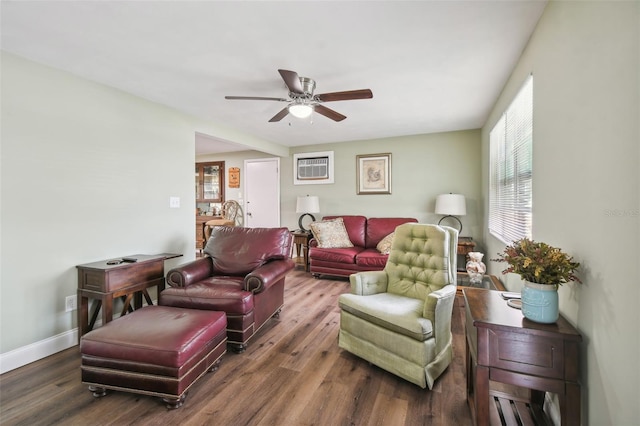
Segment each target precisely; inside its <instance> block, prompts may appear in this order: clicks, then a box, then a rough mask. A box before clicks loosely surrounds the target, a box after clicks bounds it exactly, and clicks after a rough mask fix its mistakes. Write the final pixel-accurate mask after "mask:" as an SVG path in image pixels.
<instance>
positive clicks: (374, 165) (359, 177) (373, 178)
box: [356, 152, 391, 195]
mask: <svg viewBox="0 0 640 426" xmlns="http://www.w3.org/2000/svg"><path fill="white" fill-rule="evenodd" d="M356 193H357V194H358V195H375V194H391V153H389V152H387V153H384V154H364V155H356Z"/></svg>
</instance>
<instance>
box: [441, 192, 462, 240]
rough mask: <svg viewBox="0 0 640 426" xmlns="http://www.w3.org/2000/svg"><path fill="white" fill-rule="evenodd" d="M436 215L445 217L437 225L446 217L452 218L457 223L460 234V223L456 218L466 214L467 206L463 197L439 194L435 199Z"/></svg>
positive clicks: (460, 195)
mask: <svg viewBox="0 0 640 426" xmlns="http://www.w3.org/2000/svg"><path fill="white" fill-rule="evenodd" d="M436 214H442V215H445V216H444V217H443V218H442V219H440V221H439V222H438V225H440V223H442V221H443V220H445V219H446V218H448V217H452V218H454V219H455V220H457V221H458V224H459V225H460V229H459V230H458V232H462V222H460V219H458V218H457V217H456V216H464V215H466V214H467V205H466V202H465V198H464V195H462V194H440V195H438V197H437V198H436Z"/></svg>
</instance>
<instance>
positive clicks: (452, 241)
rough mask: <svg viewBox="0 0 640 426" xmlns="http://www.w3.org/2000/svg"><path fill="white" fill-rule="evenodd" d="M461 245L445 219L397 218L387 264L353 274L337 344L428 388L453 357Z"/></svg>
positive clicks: (342, 298)
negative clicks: (398, 222) (399, 221)
mask: <svg viewBox="0 0 640 426" xmlns="http://www.w3.org/2000/svg"><path fill="white" fill-rule="evenodd" d="M457 245H458V231H457V230H455V229H453V228H449V227H447V226H437V225H427V224H418V223H407V224H404V225H400V226H398V227H397V228H396V230H395V236H394V238H393V243H392V245H391V252H390V254H389V259H388V260H387V264H386V266H385V268H384V270H383V271H370V272H360V273H357V274H353V275H351V276H350V280H351V293H349V294H343V295H341V296H340V298H339V305H340V309H341V312H340V335H339V338H338V345H339V346H340V347H341V348H343V349H345V350H347V351H349V352H351V353H353V354H355V355H357V356H359V357H360V358H363V359H365V360H367V361H369V362H370V363H372V364H375V365H377V366H378V367H380V368H383V369H385V370H387V371H389V372H391V373H393V374H395V375H397V376H399V377H402V378H403V379H405V380H408V381H409V382H412V383H415V384H416V385H418V386H420V387H422V388H426V387H427V386H428V387H429V389H431V388H432V387H433V383H434V381H435V380H436V379H437V378H438V377H439V376H440V374H442V372H443V371H444V370H445V369H446V368H447V366H448V365H449V363H450V362H451V359H452V358H453V349H452V336H451V314H452V310H453V302H454V299H455V295H456V251H457Z"/></svg>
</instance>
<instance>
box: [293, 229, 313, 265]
mask: <svg viewBox="0 0 640 426" xmlns="http://www.w3.org/2000/svg"><path fill="white" fill-rule="evenodd" d="M291 234H292V235H293V246H294V247H295V250H296V257H295V258H294V260H295V261H296V265H302V266H304V270H305V272H309V240H311V232H305V231H291Z"/></svg>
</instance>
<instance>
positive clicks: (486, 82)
mask: <svg viewBox="0 0 640 426" xmlns="http://www.w3.org/2000/svg"><path fill="white" fill-rule="evenodd" d="M545 5H546V1H526V0H522V1H521V0H500V1H485V0H469V1H452V0H442V1H394V0H387V1H296V2H293V1H255V2H254V1H130V2H126V1H108V0H101V1H46V2H44V1H38V2H26V1H20V2H18V1H5V0H3V1H2V3H1V6H0V7H1V11H0V12H1V23H2V29H1V46H2V49H3V50H5V51H8V52H12V53H15V54H17V55H20V56H23V57H26V58H29V59H32V60H34V61H37V62H40V63H43V64H46V65H50V66H53V67H56V68H60V69H63V70H67V71H69V72H71V73H73V74H75V75H78V76H81V77H84V78H87V79H90V80H94V81H97V82H100V83H103V84H106V85H109V86H112V87H115V88H118V89H121V90H124V91H126V92H129V93H132V94H135V95H137V96H140V97H142V98H145V99H149V100H152V101H155V102H158V103H161V104H164V105H168V106H170V107H173V108H175V109H177V110H180V111H183V112H186V113H189V114H192V115H194V116H197V117H199V118H202V119H206V120H208V121H210V122H212V123H220V124H223V125H225V126H228V127H231V128H233V129H235V130H237V131H240V132H242V133H245V134H247V135H252V136H253V137H258V138H261V139H264V140H268V141H271V142H275V143H279V144H282V145H285V146H300V145H309V144H319V143H330V142H343V141H350V140H363V139H376V138H384V137H392V136H400V135H412V134H422V133H433V132H441V131H453V130H464V129H474V128H479V127H481V126H482V125H483V124H484V122H485V120H486V118H487V114H488V112H489V110H490V108H491V107H492V106H493V103H494V102H495V100H496V98H497V97H498V95H499V93H500V90H501V89H502V87H503V85H504V82H505V81H506V79H507V77H508V76H509V74H510V72H511V70H512V69H513V66H514V64H515V63H516V61H517V59H518V58H519V56H520V54H521V52H522V50H523V48H524V46H525V45H526V43H527V41H528V39H529V37H530V35H531V33H532V31H533V29H534V27H535V25H536V23H537V21H538V19H539V17H540V15H541V14H542V11H543V9H544V7H545ZM279 68H283V69H289V70H293V71H296V72H298V74H299V75H300V76H304V77H310V78H313V79H314V80H316V83H317V87H316V91H315V92H316V94H317V93H327V92H335V91H342V90H354V89H364V88H369V89H371V90H372V91H373V99H367V100H354V101H341V102H332V103H326V104H324V105H325V106H328V107H330V108H332V109H334V110H336V111H338V112H340V113H342V114H344V115H346V116H347V119H346V120H344V121H342V122H334V121H331V120H329V119H328V118H326V117H324V116H320V115H317V114H314V115H313V116H312V119H311V120H299V119H294V118H292V117H291V116H288V117H286V118H285V119H283V120H282V121H280V122H278V123H269V122H268V120H269V119H270V118H271V117H272V116H273V115H275V114H276V113H277V112H278V111H280V110H281V109H282V108H283V107H284V106H285V105H286V104H284V103H280V102H272V101H231V100H225V99H224V96H225V95H241V96H268V97H287V89H286V86H285V85H284V83H283V81H282V79H281V78H280V76H279V74H278V72H277V70H278V69H279ZM239 139H242V138H241V137H240V138H239ZM197 141H198V143H197V146H198V153H205V152H211V150H213V151H214V152H215V151H218V152H223V151H236V150H241V149H243V146H242V140H237V141H220V140H218V139H216V135H198V137H197Z"/></svg>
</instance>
